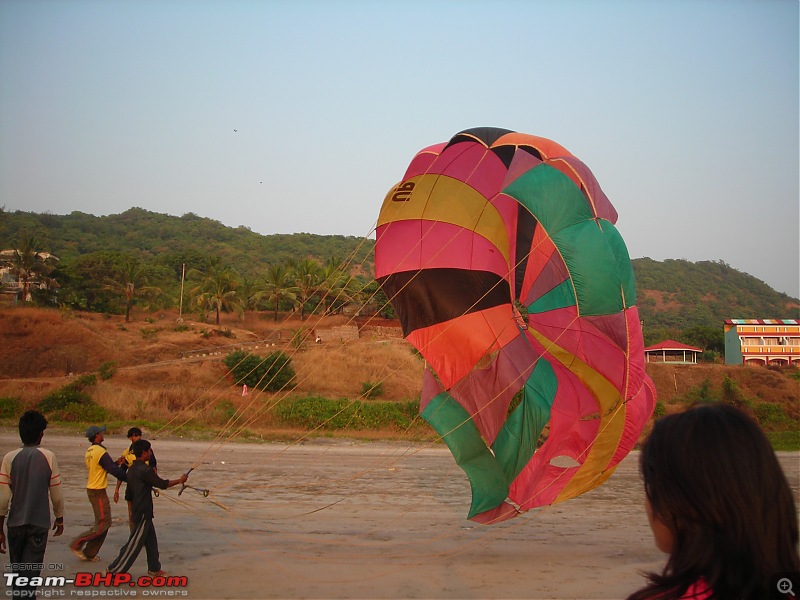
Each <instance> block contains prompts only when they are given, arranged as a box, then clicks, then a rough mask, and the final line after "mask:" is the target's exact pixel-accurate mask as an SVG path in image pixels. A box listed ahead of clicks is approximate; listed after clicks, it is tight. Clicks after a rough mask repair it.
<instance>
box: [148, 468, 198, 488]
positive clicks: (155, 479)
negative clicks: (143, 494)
mask: <svg viewBox="0 0 800 600" xmlns="http://www.w3.org/2000/svg"><path fill="white" fill-rule="evenodd" d="M142 479H144V480H145V481H146V482H147V483H149V484H150V485H152V486H153V487H156V488H159V489H162V490H165V489H167V488H171V487H174V486H176V485H178V484H179V483H184V482H186V480H187V479H189V476H188V475H187V474H186V473H184V474H183V475H181V476H180V477H178V479H161V477H159V476H158V475H157V474H156V472H155V471H153V469H152V467H151V468H149V469H147V473H146V475H145V476H144V477H143V478H142Z"/></svg>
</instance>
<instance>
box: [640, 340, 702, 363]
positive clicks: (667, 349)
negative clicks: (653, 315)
mask: <svg viewBox="0 0 800 600" xmlns="http://www.w3.org/2000/svg"><path fill="white" fill-rule="evenodd" d="M702 353H703V350H702V349H701V348H695V347H694V346H687V345H686V344H681V343H680V342H676V341H675V340H665V341H663V342H660V343H658V344H655V345H653V346H648V347H647V348H645V349H644V356H645V360H646V361H647V362H660V363H669V364H673V365H696V364H697V357H698V356H699V355H700V354H702Z"/></svg>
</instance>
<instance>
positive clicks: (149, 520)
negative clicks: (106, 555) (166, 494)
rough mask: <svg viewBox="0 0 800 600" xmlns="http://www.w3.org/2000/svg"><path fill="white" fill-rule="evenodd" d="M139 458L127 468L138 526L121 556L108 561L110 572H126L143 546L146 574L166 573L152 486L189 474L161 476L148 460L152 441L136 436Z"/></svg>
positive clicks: (163, 486) (134, 446)
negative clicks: (161, 556)
mask: <svg viewBox="0 0 800 600" xmlns="http://www.w3.org/2000/svg"><path fill="white" fill-rule="evenodd" d="M131 449H132V451H133V454H134V456H135V457H136V460H135V461H134V462H133V464H132V465H131V467H130V468H129V469H128V473H127V480H128V490H129V491H130V494H131V510H132V513H133V522H134V523H135V524H136V528H135V529H134V530H133V531H132V532H131V535H130V537H129V538H128V541H127V542H126V543H125V545H124V546H123V547H122V548H121V549H120V551H119V556H117V558H115V559H114V562H112V563H111V564H110V565H108V569H107V570H108V572H109V573H127V572H128V570H129V569H130V568H131V566H133V563H134V562H135V561H136V558H137V557H138V556H139V552H141V550H142V547H144V549H145V551H146V553H147V574H148V575H150V576H156V575H166V573H164V571H162V570H161V562H160V560H159V556H158V538H157V537H156V530H155V526H154V525H153V488H154V487H156V488H159V489H162V490H165V489H167V488H170V487H173V486H176V485H178V484H180V483H185V482H186V480H187V479H189V476H188V475H186V474H185V473H184V474H183V475H181V476H180V477H179V478H178V479H169V480H168V479H161V477H159V476H158V475H157V474H156V473H155V471H153V468H152V467H151V466H150V465H148V464H147V461H148V460H149V459H150V453H151V450H150V442H148V441H147V440H137V441H135V442H134V443H133V444H132V445H131Z"/></svg>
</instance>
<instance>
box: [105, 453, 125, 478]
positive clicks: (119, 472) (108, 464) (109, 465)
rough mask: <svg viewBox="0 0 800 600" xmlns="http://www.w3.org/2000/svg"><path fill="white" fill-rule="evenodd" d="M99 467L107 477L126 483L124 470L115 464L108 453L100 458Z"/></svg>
mask: <svg viewBox="0 0 800 600" xmlns="http://www.w3.org/2000/svg"><path fill="white" fill-rule="evenodd" d="M100 466H101V467H103V468H104V469H105V470H106V473H108V474H109V475H113V476H114V477H116V478H117V479H121V480H122V481H127V477H126V476H125V469H123V468H122V467H120V466H119V465H118V464H117V463H115V462H114V460H113V459H112V458H111V455H110V454H109V453H108V452H105V453H103V456H101V457H100Z"/></svg>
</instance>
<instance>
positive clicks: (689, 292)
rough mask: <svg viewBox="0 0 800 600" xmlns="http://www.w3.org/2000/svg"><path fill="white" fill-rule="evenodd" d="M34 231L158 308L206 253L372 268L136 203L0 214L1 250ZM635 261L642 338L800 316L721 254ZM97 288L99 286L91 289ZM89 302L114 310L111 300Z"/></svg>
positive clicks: (793, 304) (352, 270)
mask: <svg viewBox="0 0 800 600" xmlns="http://www.w3.org/2000/svg"><path fill="white" fill-rule="evenodd" d="M31 236H32V237H33V238H35V239H36V241H37V243H38V245H39V250H40V251H46V252H51V253H52V254H54V255H56V256H57V257H58V258H59V262H58V266H57V268H55V269H54V272H53V275H52V276H53V277H54V278H55V279H56V280H57V281H58V284H59V286H60V287H61V288H62V291H63V290H70V289H74V288H75V287H76V286H80V285H81V283H80V282H81V279H82V278H85V277H86V276H87V273H92V272H94V271H97V270H98V269H99V267H98V266H97V265H98V264H103V265H106V268H107V266H108V265H109V264H112V263H114V262H115V261H116V262H118V261H119V260H120V259H121V257H132V258H134V259H135V260H136V261H138V262H141V263H142V264H144V265H147V267H148V273H149V284H150V285H158V288H159V289H160V290H161V291H162V292H163V295H164V296H165V298H162V299H161V302H162V305H165V304H168V303H169V302H173V301H174V300H175V298H176V297H177V286H178V281H179V278H180V273H181V265H182V264H184V263H186V264H187V268H188V269H192V268H200V267H201V266H202V265H204V264H207V263H208V261H209V257H216V258H218V259H219V262H221V263H222V264H224V265H227V266H230V267H232V268H233V269H234V270H235V271H236V273H237V274H238V275H239V276H240V277H244V278H246V279H250V280H254V279H258V278H260V277H261V276H262V275H263V274H264V272H265V271H266V269H267V268H268V266H269V265H272V266H274V265H278V264H283V263H287V262H288V261H301V260H303V259H308V258H311V259H313V260H314V261H316V262H318V263H320V264H324V263H326V262H328V263H330V262H332V261H336V262H337V263H341V262H342V261H346V263H347V265H348V274H349V275H351V276H352V275H355V276H358V277H359V280H360V281H361V282H362V283H366V282H368V281H370V280H371V278H372V276H373V272H374V271H373V265H372V251H373V246H374V241H373V240H368V239H367V240H364V239H360V238H356V237H351V236H338V235H335V236H322V235H313V234H309V233H295V234H279V235H260V234H258V233H254V232H253V231H250V230H249V229H248V228H246V227H238V228H231V227H226V226H225V225H223V224H221V223H219V222H218V221H214V220H212V219H206V218H203V217H199V216H197V215H195V214H192V213H188V214H186V215H183V216H182V217H173V216H169V215H164V214H159V213H154V212H150V211H146V210H143V209H140V208H132V209H130V210H128V211H126V212H124V213H122V214H118V215H108V216H104V217H96V216H93V215H89V214H85V213H80V212H73V213H71V214H69V215H53V214H37V213H30V212H23V211H15V212H7V211H4V210H3V211H0V249H11V248H18V247H20V245H21V244H22V243H23V241H24V240H25V239H30V237H31ZM633 267H634V272H635V273H636V279H637V289H638V296H639V297H638V302H637V303H638V305H639V308H640V313H641V318H642V321H643V322H644V324H645V327H644V329H645V335H646V341H647V342H648V343H653V342H656V341H660V340H661V339H665V338H667V337H673V338H680V337H681V332H685V331H686V330H690V329H694V330H697V329H698V328H712V329H714V330H715V331H718V332H721V324H722V322H723V321H724V319H729V318H798V314H800V302H798V299H796V298H791V297H790V296H788V295H786V294H783V293H780V292H776V291H775V290H773V289H772V288H770V287H769V286H768V285H767V284H766V283H764V282H763V281H761V280H759V279H757V278H755V277H753V276H751V275H748V274H747V273H743V272H741V271H737V270H736V269H734V268H732V267H731V266H729V265H727V264H725V263H724V262H723V261H700V262H696V263H693V262H690V261H686V260H665V261H662V262H659V261H655V260H652V259H650V258H639V259H634V260H633ZM93 270H94V271H93ZM100 292H101V291H100V290H99V289H98V290H96V294H95V295H96V296H97V295H99V294H100ZM64 297H65V293H62V294H60V296H59V300H61V301H63V300H64ZM86 302H88V301H85V300H84V304H85V303H86ZM90 308H93V309H94V310H110V309H111V308H110V306H109V303H108V302H105V303H100V304H99V305H95V306H91V307H90ZM686 341H691V336H690V339H687V340H686Z"/></svg>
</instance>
